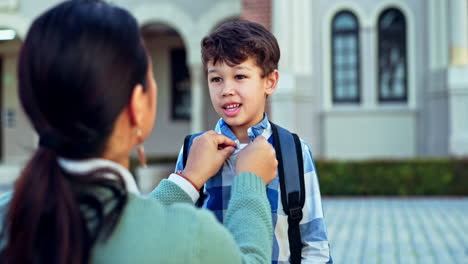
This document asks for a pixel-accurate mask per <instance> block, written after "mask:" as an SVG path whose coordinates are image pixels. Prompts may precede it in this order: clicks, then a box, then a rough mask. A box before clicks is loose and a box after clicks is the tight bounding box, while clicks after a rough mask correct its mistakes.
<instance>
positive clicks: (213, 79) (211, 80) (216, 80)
mask: <svg viewBox="0 0 468 264" xmlns="http://www.w3.org/2000/svg"><path fill="white" fill-rule="evenodd" d="M210 82H214V83H217V82H221V78H219V77H213V78H211V79H210Z"/></svg>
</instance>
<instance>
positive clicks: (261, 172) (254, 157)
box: [236, 136, 278, 184]
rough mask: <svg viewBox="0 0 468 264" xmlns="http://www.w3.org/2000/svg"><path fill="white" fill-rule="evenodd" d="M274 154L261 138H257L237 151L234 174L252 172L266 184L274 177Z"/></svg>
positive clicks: (275, 164)
mask: <svg viewBox="0 0 468 264" xmlns="http://www.w3.org/2000/svg"><path fill="white" fill-rule="evenodd" d="M277 167H278V161H277V160H276V152H275V149H274V148H273V146H272V145H271V144H270V143H268V141H267V140H266V139H265V137H263V136H258V137H256V138H255V139H254V141H253V142H252V143H250V144H249V145H248V146H246V147H245V148H244V149H242V150H241V151H239V155H238V157H237V163H236V174H239V173H242V172H252V173H255V174H256V175H258V176H259V177H260V178H262V179H263V181H264V182H265V183H266V184H267V183H269V182H271V181H272V180H273V179H274V178H275V177H276V168H277Z"/></svg>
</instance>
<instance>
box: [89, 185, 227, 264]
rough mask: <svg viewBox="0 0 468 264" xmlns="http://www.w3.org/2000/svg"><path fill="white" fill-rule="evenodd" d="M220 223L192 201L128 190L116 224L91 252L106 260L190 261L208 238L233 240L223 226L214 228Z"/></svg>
mask: <svg viewBox="0 0 468 264" xmlns="http://www.w3.org/2000/svg"><path fill="white" fill-rule="evenodd" d="M220 226H221V225H220V224H219V223H217V220H216V218H215V217H214V216H213V214H212V213H210V212H208V211H206V210H200V209H197V208H195V207H194V206H193V205H190V204H184V203H176V204H172V205H164V204H162V203H161V202H159V201H158V200H155V199H148V198H143V197H139V196H136V195H133V194H129V199H128V202H127V205H126V208H125V210H124V212H123V214H122V215H121V218H120V221H119V224H118V226H117V227H116V229H115V231H114V233H113V234H112V236H111V237H110V238H109V240H108V241H107V242H103V243H100V244H99V245H98V246H97V248H96V250H95V256H96V258H97V259H98V260H99V262H106V263H107V262H109V263H110V262H112V263H129V262H133V263H147V262H149V260H152V261H154V262H158V261H159V262H161V263H166V262H164V261H167V260H168V259H172V260H176V261H174V263H193V258H197V257H201V256H200V255H199V254H200V252H202V251H204V250H203V247H204V245H206V244H208V243H204V241H205V242H207V240H208V239H210V238H213V239H215V240H223V242H225V240H228V241H230V242H231V243H234V242H233V240H232V239H231V238H230V237H229V236H230V235H229V234H226V233H228V232H227V231H226V230H221V231H220V230H217V229H223V228H222V227H220ZM209 227H211V228H213V229H212V230H211V231H210V230H209ZM209 244H211V243H209ZM205 253H206V252H205ZM210 254H211V253H210ZM214 254H217V253H214Z"/></svg>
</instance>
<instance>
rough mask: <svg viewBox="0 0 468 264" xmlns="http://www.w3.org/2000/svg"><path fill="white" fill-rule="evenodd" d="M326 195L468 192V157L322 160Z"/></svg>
mask: <svg viewBox="0 0 468 264" xmlns="http://www.w3.org/2000/svg"><path fill="white" fill-rule="evenodd" d="M315 165H316V168H317V173H318V177H319V181H320V189H321V192H322V194H323V195H401V196H405V195H468V160H467V159H465V160H449V159H445V160H444V159H441V160H391V161H390V160H388V161H323V160H319V161H316V163H315Z"/></svg>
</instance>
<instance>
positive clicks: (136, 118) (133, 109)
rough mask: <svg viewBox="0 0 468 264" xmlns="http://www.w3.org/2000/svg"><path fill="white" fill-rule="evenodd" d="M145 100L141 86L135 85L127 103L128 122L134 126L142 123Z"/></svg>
mask: <svg viewBox="0 0 468 264" xmlns="http://www.w3.org/2000/svg"><path fill="white" fill-rule="evenodd" d="M145 100H146V98H145V96H144V91H143V86H142V85H141V84H137V85H135V87H134V88H133V92H132V97H131V99H130V103H129V105H128V111H129V116H130V123H131V125H133V126H135V127H141V125H142V122H143V115H144V107H145V103H146V101H145Z"/></svg>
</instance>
